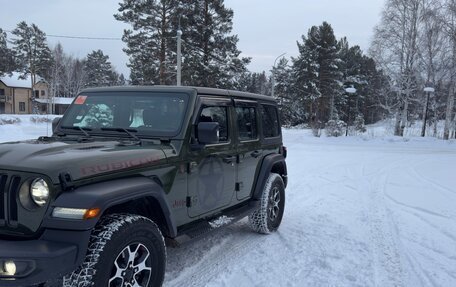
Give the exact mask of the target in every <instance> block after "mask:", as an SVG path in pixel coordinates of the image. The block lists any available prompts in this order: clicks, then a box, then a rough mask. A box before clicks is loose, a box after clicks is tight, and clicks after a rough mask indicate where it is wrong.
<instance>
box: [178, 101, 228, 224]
mask: <svg viewBox="0 0 456 287" xmlns="http://www.w3.org/2000/svg"><path fill="white" fill-rule="evenodd" d="M199 106H200V108H199V109H198V114H197V118H196V120H195V123H194V124H195V125H194V126H195V129H196V126H197V125H198V123H199V122H218V123H219V126H220V142H219V143H218V144H213V145H206V146H205V147H204V148H203V149H201V150H190V151H189V177H188V199H187V201H188V204H187V206H188V214H189V216H190V217H196V216H200V215H205V214H208V213H210V212H212V211H215V210H218V209H221V208H223V207H227V206H228V205H230V203H231V202H232V201H233V197H234V190H235V182H236V159H237V157H236V147H235V142H234V141H233V138H234V137H233V128H232V125H233V124H232V122H233V119H232V117H233V115H232V107H233V104H232V101H231V99H223V98H209V97H208V98H201V102H200V105H199ZM193 138H194V140H196V141H197V140H198V137H197V135H196V134H195V135H194V137H193Z"/></svg>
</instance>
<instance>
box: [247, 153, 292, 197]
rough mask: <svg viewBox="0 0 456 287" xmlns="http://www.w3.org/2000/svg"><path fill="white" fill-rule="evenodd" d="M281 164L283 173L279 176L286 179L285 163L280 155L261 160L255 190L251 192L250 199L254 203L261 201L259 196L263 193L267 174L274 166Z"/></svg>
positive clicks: (271, 155)
mask: <svg viewBox="0 0 456 287" xmlns="http://www.w3.org/2000/svg"><path fill="white" fill-rule="evenodd" d="M278 163H279V164H282V165H283V169H284V172H283V174H280V176H282V177H284V176H285V178H286V176H287V165H286V163H285V158H284V157H283V155H281V154H270V155H267V156H265V157H264V158H263V162H262V163H261V168H260V171H259V172H258V176H257V180H256V184H255V188H254V190H253V196H252V199H253V200H254V201H258V200H260V199H261V194H262V192H263V189H264V186H265V184H266V181H267V179H268V177H269V173H270V172H271V171H272V168H273V167H274V165H276V164H278ZM284 184H285V187H286V185H287V183H286V180H284Z"/></svg>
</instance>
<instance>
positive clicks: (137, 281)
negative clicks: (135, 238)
mask: <svg viewBox="0 0 456 287" xmlns="http://www.w3.org/2000/svg"><path fill="white" fill-rule="evenodd" d="M151 274H152V268H151V257H150V251H149V249H147V247H146V246H144V245H143V244H141V243H133V244H130V245H128V246H127V247H125V248H124V249H123V250H122V251H121V252H120V253H119V255H117V257H116V259H115V260H114V266H113V267H112V271H111V277H110V279H109V281H108V287H147V286H149V281H150V277H151Z"/></svg>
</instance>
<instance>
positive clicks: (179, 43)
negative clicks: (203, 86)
mask: <svg viewBox="0 0 456 287" xmlns="http://www.w3.org/2000/svg"><path fill="white" fill-rule="evenodd" d="M181 38H182V30H181V28H180V19H179V29H177V85H178V86H181V85H182V50H181V46H182V39H181Z"/></svg>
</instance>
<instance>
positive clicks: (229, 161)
mask: <svg viewBox="0 0 456 287" xmlns="http://www.w3.org/2000/svg"><path fill="white" fill-rule="evenodd" d="M235 158H236V157H234V156H225V157H223V158H222V160H223V162H224V163H232V162H233V160H234V159H235Z"/></svg>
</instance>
